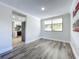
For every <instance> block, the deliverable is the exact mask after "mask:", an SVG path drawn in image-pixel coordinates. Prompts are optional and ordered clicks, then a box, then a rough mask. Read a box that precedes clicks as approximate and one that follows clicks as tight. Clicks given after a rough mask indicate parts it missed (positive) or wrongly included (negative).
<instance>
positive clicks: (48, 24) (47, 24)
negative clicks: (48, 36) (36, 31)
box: [44, 20, 52, 31]
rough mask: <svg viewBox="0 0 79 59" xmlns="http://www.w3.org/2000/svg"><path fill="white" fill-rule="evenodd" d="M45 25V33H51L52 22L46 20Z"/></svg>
mask: <svg viewBox="0 0 79 59" xmlns="http://www.w3.org/2000/svg"><path fill="white" fill-rule="evenodd" d="M44 24H45V31H51V30H52V29H51V24H52V22H51V20H46V21H45V22H44Z"/></svg>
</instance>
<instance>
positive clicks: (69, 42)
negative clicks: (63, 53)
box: [40, 37, 70, 43]
mask: <svg viewBox="0 0 79 59" xmlns="http://www.w3.org/2000/svg"><path fill="white" fill-rule="evenodd" d="M40 38H44V39H49V40H54V41H59V42H66V43H70V41H65V40H59V39H54V38H47V37H40Z"/></svg>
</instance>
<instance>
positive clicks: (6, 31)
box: [0, 5, 12, 53]
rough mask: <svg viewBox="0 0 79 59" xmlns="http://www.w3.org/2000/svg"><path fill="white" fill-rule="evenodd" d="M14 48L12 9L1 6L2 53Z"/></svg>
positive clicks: (0, 40) (0, 50)
mask: <svg viewBox="0 0 79 59" xmlns="http://www.w3.org/2000/svg"><path fill="white" fill-rule="evenodd" d="M11 48H12V22H11V9H10V8H7V7H5V6H2V5H0V53H3V52H5V51H8V50H10V49H11Z"/></svg>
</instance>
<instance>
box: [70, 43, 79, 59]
mask: <svg viewBox="0 0 79 59" xmlns="http://www.w3.org/2000/svg"><path fill="white" fill-rule="evenodd" d="M70 45H71V48H72V51H73V53H74V56H75V58H76V59H79V56H78V55H77V53H76V50H75V48H74V46H73V44H72V43H71V42H70Z"/></svg>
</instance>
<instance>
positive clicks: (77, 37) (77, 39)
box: [71, 0, 79, 59]
mask: <svg viewBox="0 0 79 59" xmlns="http://www.w3.org/2000/svg"><path fill="white" fill-rule="evenodd" d="M77 3H78V0H74V2H73V5H72V8H71V9H72V10H71V46H72V48H73V52H74V54H75V56H76V59H79V32H74V31H72V30H73V23H74V21H76V20H77V19H79V14H78V13H79V11H78V13H77V14H76V16H75V17H73V10H74V8H75V6H76V5H77Z"/></svg>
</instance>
